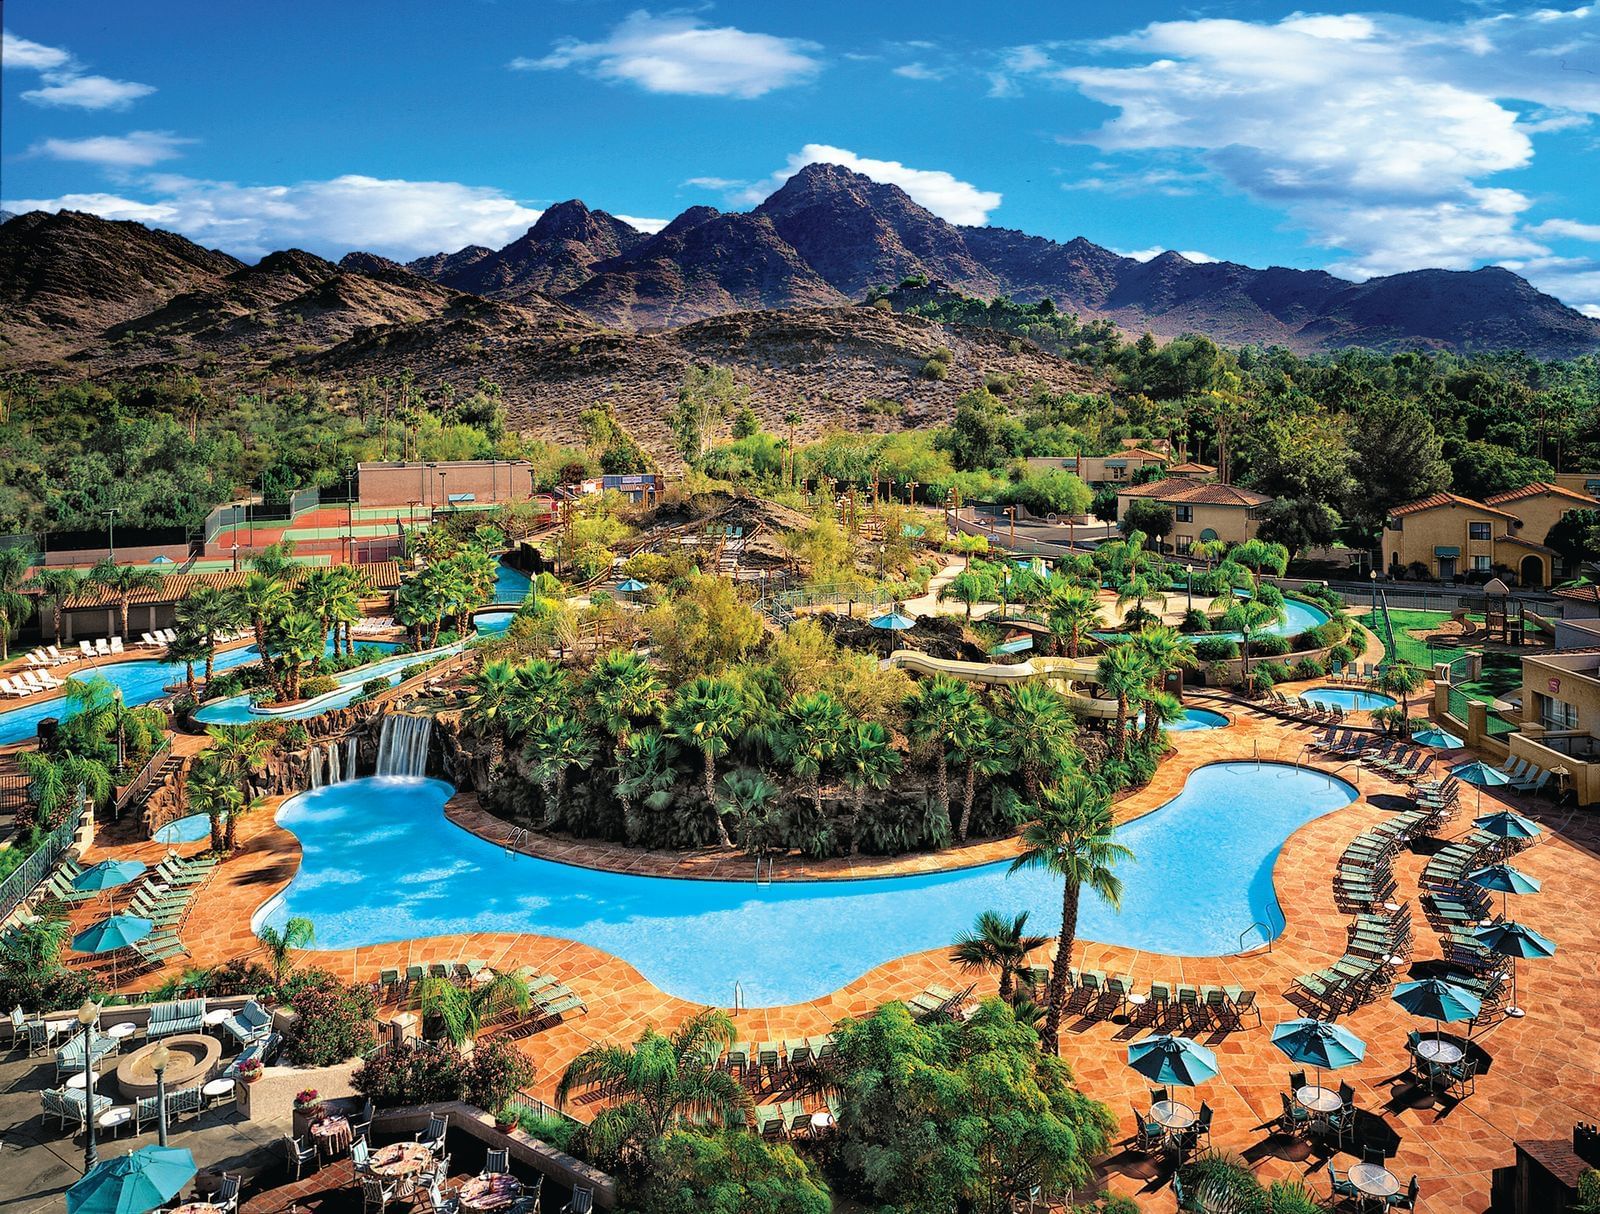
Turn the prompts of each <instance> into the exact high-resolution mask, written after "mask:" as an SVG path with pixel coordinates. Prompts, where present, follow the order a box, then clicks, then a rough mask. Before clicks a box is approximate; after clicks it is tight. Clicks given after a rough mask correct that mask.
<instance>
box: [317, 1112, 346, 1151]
mask: <svg viewBox="0 0 1600 1214" xmlns="http://www.w3.org/2000/svg"><path fill="white" fill-rule="evenodd" d="M310 1129H311V1137H312V1139H313V1141H315V1142H316V1144H317V1150H319V1151H320V1152H322V1154H323V1155H324V1156H325V1157H327V1158H329V1159H332V1158H333V1157H334V1156H336V1155H340V1154H342V1153H344V1152H345V1151H348V1150H349V1149H350V1119H349V1118H348V1117H324V1118H323V1119H322V1120H321V1121H313V1122H312V1123H311V1126H310Z"/></svg>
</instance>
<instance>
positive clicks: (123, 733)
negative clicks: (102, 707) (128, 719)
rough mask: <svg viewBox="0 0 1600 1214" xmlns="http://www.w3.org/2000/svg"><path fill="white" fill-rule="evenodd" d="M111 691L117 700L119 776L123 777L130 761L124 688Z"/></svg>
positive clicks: (119, 777) (114, 688)
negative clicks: (125, 722)
mask: <svg viewBox="0 0 1600 1214" xmlns="http://www.w3.org/2000/svg"><path fill="white" fill-rule="evenodd" d="M111 692H112V695H114V696H115V697H116V701H117V778H118V779H121V778H122V769H123V768H124V767H126V766H127V763H128V734H127V730H126V726H125V724H124V721H123V705H122V688H121V687H113V688H112V689H111Z"/></svg>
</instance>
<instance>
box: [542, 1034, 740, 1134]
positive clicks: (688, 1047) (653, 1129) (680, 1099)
mask: <svg viewBox="0 0 1600 1214" xmlns="http://www.w3.org/2000/svg"><path fill="white" fill-rule="evenodd" d="M738 1039H739V1029H738V1027H737V1026H736V1025H735V1024H734V1023H733V1019H732V1017H730V1016H729V1015H728V1014H727V1013H726V1012H724V1011H721V1010H718V1009H715V1008H706V1009H705V1010H703V1011H701V1012H698V1013H696V1014H695V1015H693V1016H690V1017H689V1018H688V1019H687V1020H686V1021H684V1023H683V1024H682V1025H681V1026H680V1027H679V1028H678V1029H677V1030H676V1031H674V1032H673V1033H671V1034H670V1035H668V1034H664V1033H662V1032H660V1031H659V1030H657V1029H656V1028H655V1027H653V1026H651V1027H648V1028H646V1029H645V1030H644V1032H643V1033H641V1034H640V1035H639V1037H638V1038H637V1040H635V1041H634V1043H633V1044H632V1045H631V1046H624V1045H596V1046H591V1047H590V1048H589V1049H587V1050H585V1051H584V1052H583V1053H581V1054H579V1055H578V1056H577V1057H576V1058H574V1059H573V1060H572V1062H571V1063H569V1064H568V1066H567V1069H566V1071H565V1072H564V1073H563V1074H562V1076H561V1082H560V1083H559V1084H557V1085H556V1107H557V1108H565V1107H566V1106H567V1103H568V1102H569V1101H570V1100H571V1099H572V1094H573V1093H574V1092H576V1091H577V1090H578V1089H579V1088H583V1087H587V1086H589V1085H590V1084H598V1085H600V1086H602V1087H603V1088H604V1089H605V1090H606V1092H607V1093H608V1095H610V1096H611V1102H610V1103H609V1104H608V1105H607V1106H606V1107H605V1108H604V1109H602V1110H601V1111H600V1112H599V1113H598V1114H597V1115H596V1116H595V1118H594V1120H592V1121H591V1122H590V1123H589V1132H588V1137H589V1144H590V1146H591V1147H592V1148H593V1149H594V1151H595V1153H596V1155H597V1156H599V1157H600V1158H601V1159H620V1160H623V1161H624V1162H627V1161H630V1160H631V1161H633V1162H635V1163H637V1162H638V1161H639V1160H640V1159H641V1158H642V1154H643V1152H644V1150H645V1149H646V1147H647V1146H648V1145H649V1144H650V1143H652V1142H655V1141H657V1140H659V1139H660V1138H661V1136H662V1135H663V1134H665V1133H666V1132H667V1131H668V1130H669V1129H671V1128H673V1127H674V1126H676V1125H677V1124H678V1123H679V1122H680V1121H682V1120H683V1119H684V1118H685V1117H688V1116H690V1115H691V1114H695V1113H704V1114H707V1115H709V1116H710V1117H711V1118H712V1119H713V1121H715V1122H716V1123H718V1124H721V1125H730V1126H738V1125H743V1124H744V1119H745V1111H746V1109H748V1108H749V1105H750V1098H749V1096H748V1095H747V1094H746V1092H745V1090H744V1086H743V1085H742V1084H741V1083H740V1082H739V1081H738V1080H737V1079H735V1078H734V1077H733V1076H732V1075H731V1074H730V1073H729V1072H727V1071H725V1070H722V1069H721V1068H720V1067H718V1066H717V1059H718V1058H719V1057H720V1056H721V1054H722V1052H723V1050H725V1049H726V1048H727V1047H728V1046H730V1045H732V1044H733V1043H734V1042H735V1041H737V1040H738Z"/></svg>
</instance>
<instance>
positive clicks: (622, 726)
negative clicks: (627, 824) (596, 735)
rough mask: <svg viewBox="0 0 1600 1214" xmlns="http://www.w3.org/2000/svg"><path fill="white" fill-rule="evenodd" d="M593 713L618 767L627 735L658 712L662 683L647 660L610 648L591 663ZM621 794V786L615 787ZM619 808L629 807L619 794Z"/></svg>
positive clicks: (588, 683) (589, 682) (663, 694)
mask: <svg viewBox="0 0 1600 1214" xmlns="http://www.w3.org/2000/svg"><path fill="white" fill-rule="evenodd" d="M586 687H587V690H588V692H589V697H590V699H591V701H592V702H593V704H594V710H595V715H596V716H598V717H599V718H600V724H601V725H602V726H603V727H604V729H605V731H606V732H607V733H609V734H610V735H611V738H612V748H611V754H612V758H613V760H614V761H615V762H616V764H617V767H618V769H619V770H620V769H621V766H622V755H623V752H624V751H625V750H626V749H627V746H628V738H629V737H630V735H631V734H632V733H633V730H634V729H635V728H636V726H637V724H638V723H639V722H640V721H648V720H651V719H653V718H654V717H655V715H656V714H657V713H658V712H660V711H661V703H662V701H663V699H664V698H665V697H666V692H667V688H666V684H664V683H663V682H662V681H661V679H660V677H659V676H658V675H657V674H656V672H655V671H654V670H653V669H651V667H650V663H648V662H646V661H645V660H644V659H643V658H642V657H640V656H639V655H638V654H635V653H628V652H626V651H625V650H620V649H614V650H612V651H611V652H610V653H608V654H606V655H605V656H604V657H602V658H601V659H600V660H599V661H598V662H596V663H595V664H594V669H593V670H591V671H590V672H589V677H588V679H587V680H586ZM618 794H619V795H621V789H620V788H619V789H618ZM622 808H623V812H624V813H626V812H627V811H628V809H629V808H630V807H629V805H628V798H627V797H626V796H622Z"/></svg>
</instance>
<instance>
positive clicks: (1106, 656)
mask: <svg viewBox="0 0 1600 1214" xmlns="http://www.w3.org/2000/svg"><path fill="white" fill-rule="evenodd" d="M1095 680H1096V682H1098V683H1099V684H1100V689H1101V690H1102V691H1104V692H1106V693H1108V694H1109V695H1110V696H1111V697H1112V698H1113V699H1115V700H1116V701H1117V730H1116V735H1115V736H1114V737H1113V739H1112V742H1111V747H1112V750H1113V752H1114V753H1115V754H1116V756H1117V758H1119V759H1120V758H1122V757H1123V756H1124V755H1126V754H1127V753H1128V717H1129V716H1130V715H1131V713H1130V711H1129V710H1130V706H1131V705H1132V704H1133V703H1134V702H1135V701H1137V700H1142V699H1143V698H1144V696H1145V693H1146V691H1147V690H1148V689H1149V686H1150V669H1149V666H1148V665H1147V664H1146V663H1145V657H1144V654H1143V653H1141V652H1140V651H1139V649H1138V648H1137V647H1136V646H1135V645H1134V644H1133V643H1132V642H1128V641H1124V642H1122V643H1121V644H1117V645H1112V646H1111V647H1110V648H1109V649H1107V650H1106V651H1105V652H1104V653H1103V654H1101V655H1100V660H1099V661H1098V662H1097V663H1095Z"/></svg>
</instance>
